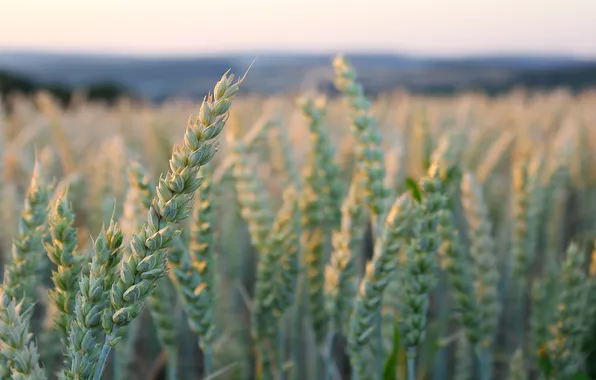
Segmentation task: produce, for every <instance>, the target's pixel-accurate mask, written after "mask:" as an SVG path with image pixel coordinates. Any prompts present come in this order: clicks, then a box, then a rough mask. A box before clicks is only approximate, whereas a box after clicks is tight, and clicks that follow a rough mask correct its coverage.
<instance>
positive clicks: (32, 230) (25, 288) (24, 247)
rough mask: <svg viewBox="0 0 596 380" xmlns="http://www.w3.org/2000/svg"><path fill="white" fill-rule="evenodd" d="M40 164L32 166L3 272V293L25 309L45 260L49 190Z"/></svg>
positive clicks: (31, 298)
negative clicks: (44, 245) (41, 172)
mask: <svg viewBox="0 0 596 380" xmlns="http://www.w3.org/2000/svg"><path fill="white" fill-rule="evenodd" d="M40 177H41V175H40V166H39V163H36V164H35V168H34V170H33V176H32V178H31V184H30V186H29V190H28V191H27V194H26V196H25V203H24V207H23V212H22V214H21V217H20V218H19V224H18V231H17V236H16V237H15V238H14V239H13V244H12V261H11V262H10V263H7V265H6V271H5V279H4V284H5V289H6V290H5V292H6V294H7V295H8V297H10V298H14V299H17V300H21V302H22V303H23V305H24V307H28V306H30V305H31V304H32V303H33V302H34V300H35V286H36V284H37V272H38V269H39V268H40V267H42V266H43V265H41V263H44V262H45V261H46V260H47V259H45V257H44V256H45V251H44V249H43V245H42V240H43V237H44V236H45V234H46V233H47V218H48V204H49V192H50V187H49V186H47V185H46V184H44V183H43V181H42V179H41V178H40Z"/></svg>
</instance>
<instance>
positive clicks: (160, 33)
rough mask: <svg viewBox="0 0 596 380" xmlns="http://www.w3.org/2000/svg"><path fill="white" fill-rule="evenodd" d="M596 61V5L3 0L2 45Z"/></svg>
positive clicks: (537, 0)
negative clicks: (561, 56) (559, 56)
mask: <svg viewBox="0 0 596 380" xmlns="http://www.w3.org/2000/svg"><path fill="white" fill-rule="evenodd" d="M2 48H17V49H43V50H53V51H70V52H73V51H75V52H76V51H83V52H110V53H133V54H151V55H153V54H158V55H193V54H216V53H220V52H231V51H244V52H249V53H254V52H262V51H272V50H279V49H283V50H301V51H327V52H340V51H346V52H347V51H366V50H368V51H386V52H395V53H411V54H429V55H459V54H481V53H566V54H574V55H578V56H584V57H594V58H596V0H495V1H492V0H490V1H489V0H209V1H203V0H192V1H191V0H188V1H185V0H170V1H167V0H162V1H155V0H97V1H91V0H0V49H2Z"/></svg>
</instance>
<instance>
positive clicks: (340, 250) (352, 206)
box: [325, 178, 364, 333]
mask: <svg viewBox="0 0 596 380" xmlns="http://www.w3.org/2000/svg"><path fill="white" fill-rule="evenodd" d="M357 181H358V179H357V178H355V179H354V180H353V181H352V184H351V186H350V190H349V192H348V196H347V197H346V199H345V200H344V203H343V205H342V208H341V212H342V219H341V227H340V229H339V230H338V231H334V233H333V236H332V243H333V251H332V252H331V258H330V260H329V264H327V266H326V268H325V297H326V303H327V313H328V315H329V318H330V319H331V321H330V324H331V326H330V330H331V333H333V332H334V331H337V332H342V331H344V330H345V329H346V327H347V326H348V321H349V316H350V314H351V310H352V301H353V299H354V298H355V296H356V284H355V277H356V264H355V262H354V261H355V258H356V252H355V250H356V244H357V242H358V241H359V240H360V239H361V237H362V235H363V234H364V231H363V228H362V226H361V224H360V222H361V218H362V214H363V209H362V206H361V204H360V198H361V195H360V184H358V182H357Z"/></svg>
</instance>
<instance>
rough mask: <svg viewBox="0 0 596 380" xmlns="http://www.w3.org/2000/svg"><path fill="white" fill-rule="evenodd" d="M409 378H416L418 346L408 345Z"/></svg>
mask: <svg viewBox="0 0 596 380" xmlns="http://www.w3.org/2000/svg"><path fill="white" fill-rule="evenodd" d="M406 357H407V358H408V380H416V347H408V352H407V354H406Z"/></svg>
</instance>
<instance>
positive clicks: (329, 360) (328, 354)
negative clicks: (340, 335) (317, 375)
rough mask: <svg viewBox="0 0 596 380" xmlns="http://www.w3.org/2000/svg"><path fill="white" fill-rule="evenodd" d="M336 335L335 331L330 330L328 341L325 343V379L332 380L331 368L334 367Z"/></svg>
mask: <svg viewBox="0 0 596 380" xmlns="http://www.w3.org/2000/svg"><path fill="white" fill-rule="evenodd" d="M334 336H335V333H334V332H330V333H329V336H328V337H327V342H326V343H325V365H326V367H327V368H326V371H325V377H324V379H325V380H331V370H332V367H333V352H332V350H333V337H334Z"/></svg>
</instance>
